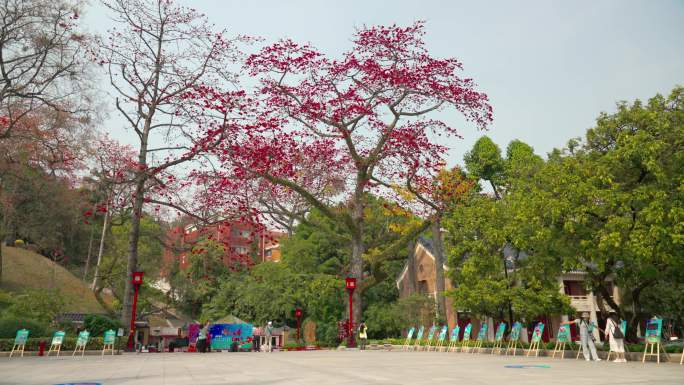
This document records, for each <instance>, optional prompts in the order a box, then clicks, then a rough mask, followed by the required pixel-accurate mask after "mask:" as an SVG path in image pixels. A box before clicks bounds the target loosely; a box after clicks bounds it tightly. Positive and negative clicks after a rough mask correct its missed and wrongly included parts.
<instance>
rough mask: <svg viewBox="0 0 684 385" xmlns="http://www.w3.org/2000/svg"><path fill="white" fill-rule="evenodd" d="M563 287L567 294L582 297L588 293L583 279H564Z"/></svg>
mask: <svg viewBox="0 0 684 385" xmlns="http://www.w3.org/2000/svg"><path fill="white" fill-rule="evenodd" d="M563 289H564V291H565V294H566V295H569V296H576V297H580V296H585V295H587V290H586V289H585V288H584V282H583V281H563Z"/></svg>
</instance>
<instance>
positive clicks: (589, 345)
mask: <svg viewBox="0 0 684 385" xmlns="http://www.w3.org/2000/svg"><path fill="white" fill-rule="evenodd" d="M572 323H574V324H577V325H579V330H580V343H581V344H582V354H583V355H584V359H585V360H587V361H591V360H594V361H601V359H600V358H599V357H598V354H597V353H596V345H594V334H593V333H592V331H593V330H594V325H593V324H592V323H591V321H589V313H587V312H584V313H582V318H580V319H576V320H573V321H569V322H563V323H562V325H570V324H572Z"/></svg>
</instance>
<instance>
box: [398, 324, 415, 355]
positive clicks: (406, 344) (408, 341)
mask: <svg viewBox="0 0 684 385" xmlns="http://www.w3.org/2000/svg"><path fill="white" fill-rule="evenodd" d="M415 331H416V328H411V329H409V331H408V333H407V334H406V340H404V345H403V346H402V347H401V350H406V351H408V350H409V347H410V346H411V338H412V337H413V333H414V332H415Z"/></svg>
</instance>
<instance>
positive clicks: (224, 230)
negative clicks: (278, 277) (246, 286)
mask: <svg viewBox="0 0 684 385" xmlns="http://www.w3.org/2000/svg"><path fill="white" fill-rule="evenodd" d="M285 235H286V234H285V233H283V232H280V231H273V230H261V229H258V228H257V227H256V226H254V225H252V224H247V223H239V222H229V221H226V222H220V223H217V224H213V225H210V226H206V227H201V228H200V227H198V226H196V225H194V224H193V225H187V226H184V227H181V226H178V227H175V228H173V229H171V230H170V231H169V232H168V233H167V239H168V243H167V247H166V248H165V250H164V264H165V266H167V267H170V266H171V265H172V264H173V263H174V262H176V261H178V264H179V266H180V268H181V269H185V268H187V267H188V266H189V263H190V261H189V259H188V255H189V253H191V252H192V249H193V247H195V245H196V244H197V242H199V241H201V240H203V239H211V240H213V241H215V242H217V243H219V244H222V245H223V247H224V249H225V254H224V255H223V263H224V264H225V265H226V266H229V267H231V266H233V265H234V264H235V263H240V264H243V265H248V266H251V265H254V264H256V263H261V262H265V261H274V262H278V261H279V260H280V239H282V238H283V237H284V236H285Z"/></svg>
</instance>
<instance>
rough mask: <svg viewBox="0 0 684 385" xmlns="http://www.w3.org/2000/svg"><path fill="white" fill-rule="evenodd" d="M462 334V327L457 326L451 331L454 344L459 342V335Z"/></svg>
mask: <svg viewBox="0 0 684 385" xmlns="http://www.w3.org/2000/svg"><path fill="white" fill-rule="evenodd" d="M460 332H461V327H460V326H456V327H455V328H454V330H452V331H451V341H452V342H458V333H460Z"/></svg>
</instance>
